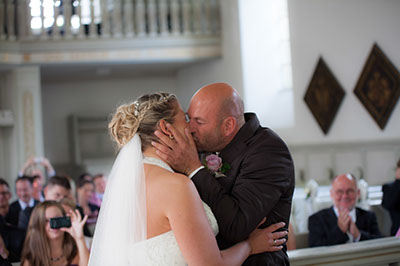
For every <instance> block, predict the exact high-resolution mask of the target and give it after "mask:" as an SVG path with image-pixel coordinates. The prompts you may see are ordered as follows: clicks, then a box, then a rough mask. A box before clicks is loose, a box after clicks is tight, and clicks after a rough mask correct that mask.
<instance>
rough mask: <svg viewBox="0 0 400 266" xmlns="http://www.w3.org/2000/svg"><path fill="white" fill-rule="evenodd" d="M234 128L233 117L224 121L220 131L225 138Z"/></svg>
mask: <svg viewBox="0 0 400 266" xmlns="http://www.w3.org/2000/svg"><path fill="white" fill-rule="evenodd" d="M235 127H236V119H235V118H234V117H232V116H230V117H227V118H225V119H224V122H223V128H222V130H223V133H224V135H225V136H226V137H227V136H229V135H231V134H232V133H233V132H234V130H235Z"/></svg>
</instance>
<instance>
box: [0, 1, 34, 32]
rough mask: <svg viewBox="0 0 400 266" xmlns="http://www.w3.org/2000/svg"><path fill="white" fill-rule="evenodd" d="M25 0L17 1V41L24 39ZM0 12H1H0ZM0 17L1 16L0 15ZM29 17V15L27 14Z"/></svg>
mask: <svg viewBox="0 0 400 266" xmlns="http://www.w3.org/2000/svg"><path fill="white" fill-rule="evenodd" d="M25 2H26V1H25V0H17V2H16V3H17V28H18V39H19V40H21V39H24V38H25V35H26V19H27V15H26V14H25ZM0 12H1V11H0ZM0 16H1V15H0ZM29 16H30V14H29Z"/></svg>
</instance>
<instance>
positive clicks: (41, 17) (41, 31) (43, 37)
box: [40, 0, 47, 39]
mask: <svg viewBox="0 0 400 266" xmlns="http://www.w3.org/2000/svg"><path fill="white" fill-rule="evenodd" d="M40 2H41V5H40V19H41V20H42V27H41V29H40V38H41V39H47V32H46V30H45V27H44V6H43V0H41V1H40Z"/></svg>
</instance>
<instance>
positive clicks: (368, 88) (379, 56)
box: [354, 44, 400, 129]
mask: <svg viewBox="0 0 400 266" xmlns="http://www.w3.org/2000/svg"><path fill="white" fill-rule="evenodd" d="M354 94H355V95H357V97H358V99H359V100H360V101H361V103H362V104H363V105H364V107H365V108H366V109H367V111H368V112H369V114H370V115H371V116H372V118H373V119H374V120H375V122H376V123H377V124H378V126H379V127H380V128H381V129H384V128H385V126H386V123H387V121H388V119H389V117H390V115H391V114H392V111H393V109H394V107H395V105H396V103H397V101H398V99H399V96H400V73H399V71H398V70H397V69H396V67H395V66H394V65H393V64H392V63H391V62H390V60H389V59H388V58H387V57H386V55H385V54H384V53H383V52H382V50H381V49H380V48H379V47H378V45H377V44H374V46H373V47H372V50H371V53H370V54H369V57H368V59H367V62H366V63H365V66H364V69H363V71H362V72H361V75H360V78H359V79H358V82H357V85H356V87H355V89H354Z"/></svg>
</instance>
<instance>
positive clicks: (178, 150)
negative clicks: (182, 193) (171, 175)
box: [151, 124, 201, 175]
mask: <svg viewBox="0 0 400 266" xmlns="http://www.w3.org/2000/svg"><path fill="white" fill-rule="evenodd" d="M167 128H168V129H169V130H170V132H171V133H172V136H173V139H171V138H170V137H168V136H166V135H165V134H163V133H162V132H161V131H159V130H156V131H155V132H154V134H155V135H156V136H157V137H158V138H159V139H160V140H161V141H160V142H154V141H153V142H152V143H151V144H152V145H153V146H154V147H155V148H156V149H157V151H156V152H157V155H158V156H160V157H161V158H162V159H163V160H165V161H166V162H167V163H168V164H169V165H171V167H172V168H173V169H174V170H175V171H177V172H180V173H182V174H185V175H190V174H191V173H192V172H193V171H194V170H196V169H197V168H199V167H200V166H201V162H200V160H199V156H198V154H197V149H196V144H195V142H194V140H193V137H192V134H190V131H189V129H188V128H187V127H186V128H185V136H186V138H185V137H184V136H182V134H180V133H179V132H178V131H177V130H176V129H175V127H174V126H173V125H171V124H167Z"/></svg>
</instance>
